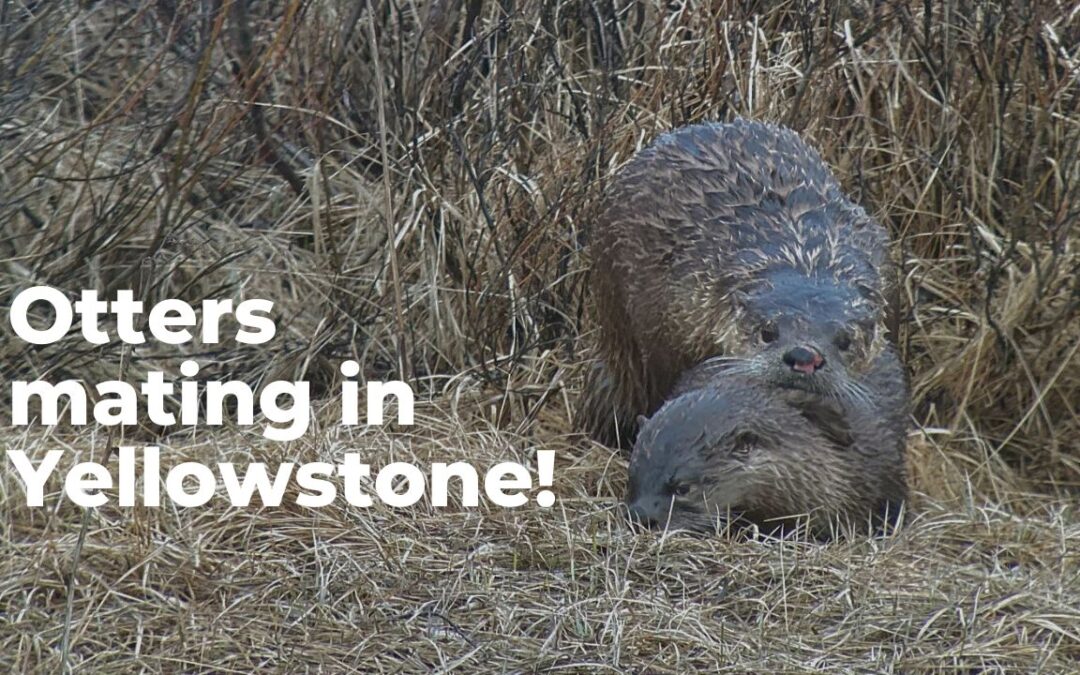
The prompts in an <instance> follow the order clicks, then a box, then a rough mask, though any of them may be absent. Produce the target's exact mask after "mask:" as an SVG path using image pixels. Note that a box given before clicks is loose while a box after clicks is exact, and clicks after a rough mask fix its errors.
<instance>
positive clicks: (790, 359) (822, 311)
mask: <svg viewBox="0 0 1080 675" xmlns="http://www.w3.org/2000/svg"><path fill="white" fill-rule="evenodd" d="M739 306H740V309H741V314H742V316H741V318H740V321H739V323H740V325H741V327H742V332H743V334H744V337H743V344H744V345H746V352H747V353H744V354H738V355H736V356H740V357H742V358H744V359H746V362H745V363H744V364H743V365H742V367H743V369H744V370H747V371H749V372H751V373H753V374H754V375H755V377H756V378H758V379H760V381H762V382H766V383H769V384H771V385H773V386H776V387H781V388H788V389H801V390H804V391H809V392H813V393H816V394H823V395H826V396H830V397H833V398H836V399H839V400H841V401H845V402H849V403H858V402H860V401H865V400H866V395H865V391H864V390H863V389H862V387H861V386H860V385H859V381H860V379H861V378H860V377H859V375H860V374H861V373H863V372H865V371H866V370H867V369H868V368H869V365H870V363H871V362H872V360H873V359H874V357H875V356H876V355H877V353H878V352H879V351H880V350H881V349H882V348H883V344H884V331H883V330H882V329H881V328H880V326H881V325H882V312H881V310H880V307H881V306H882V303H881V302H879V301H877V298H876V291H875V290H873V289H871V288H870V287H868V286H851V285H844V284H839V283H837V282H836V281H835V280H834V279H833V278H831V277H824V278H823V277H821V276H817V275H806V274H805V273H803V272H801V271H798V270H794V269H783V270H775V271H772V272H770V273H769V274H767V275H764V276H763V277H761V278H760V279H758V280H756V281H755V282H754V283H753V284H751V285H749V286H748V287H744V288H743V289H742V290H741V292H740V294H739Z"/></svg>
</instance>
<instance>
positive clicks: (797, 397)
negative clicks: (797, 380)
mask: <svg viewBox="0 0 1080 675" xmlns="http://www.w3.org/2000/svg"><path fill="white" fill-rule="evenodd" d="M791 393H792V396H791V397H790V398H789V399H788V400H789V402H790V403H791V405H792V407H793V408H795V409H796V410H797V411H799V414H800V415H802V417H803V418H804V419H805V420H806V421H807V422H809V423H810V424H812V425H814V426H815V427H817V428H818V430H819V431H821V433H822V434H823V435H824V436H825V438H827V439H828V440H829V441H830V442H831V443H832V444H833V445H835V446H837V447H839V448H851V447H853V446H854V445H855V439H854V438H853V437H852V436H851V425H849V424H848V420H847V417H845V416H844V411H843V410H842V409H841V408H840V407H839V406H837V405H836V404H833V403H830V402H828V401H825V400H822V399H821V397H819V396H817V395H814V394H811V393H809V392H803V391H794V390H793V391H792V392H791Z"/></svg>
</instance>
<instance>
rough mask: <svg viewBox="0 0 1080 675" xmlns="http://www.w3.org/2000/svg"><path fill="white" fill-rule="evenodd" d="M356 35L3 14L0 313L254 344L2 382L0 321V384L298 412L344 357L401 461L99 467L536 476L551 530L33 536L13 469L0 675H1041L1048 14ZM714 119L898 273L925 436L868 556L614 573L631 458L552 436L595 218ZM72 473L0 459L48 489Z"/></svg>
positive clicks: (1063, 376) (801, 555)
mask: <svg viewBox="0 0 1080 675" xmlns="http://www.w3.org/2000/svg"><path fill="white" fill-rule="evenodd" d="M372 4H373V5H374V6H373V7H370V8H369V7H368V5H367V4H366V3H352V2H345V1H344V0H311V1H309V2H300V1H298V0H296V1H293V0H283V1H282V2H278V3H256V2H228V1H226V2H215V1H213V0H200V1H195V0H173V1H170V2H149V1H143V0H126V1H118V2H99V3H74V2H51V3H32V2H18V1H16V2H6V3H0V186H2V187H0V305H3V306H5V307H6V306H8V305H9V304H10V301H11V298H12V297H13V296H14V294H15V293H16V292H18V290H20V289H22V288H25V287H27V286H30V285H34V284H43V283H45V284H51V285H54V286H57V287H60V288H63V289H65V290H68V291H71V292H74V291H76V290H77V289H80V288H97V289H99V290H102V291H104V292H106V293H108V294H110V295H111V294H112V293H113V292H115V290H116V289H118V288H133V289H135V292H136V294H137V296H138V297H140V298H141V299H143V300H144V301H146V302H154V301H156V300H160V299H164V298H168V297H180V298H183V299H186V300H189V301H191V302H193V303H197V302H199V301H201V300H202V299H203V298H208V297H234V298H238V299H239V298H251V297H265V298H269V299H272V300H273V301H274V302H275V308H276V319H277V322H278V326H279V336H278V338H277V339H275V340H274V342H273V343H271V344H270V345H267V346H266V347H265V348H258V349H252V348H241V347H240V346H238V345H235V344H232V343H226V344H222V345H198V344H196V345H191V346H188V347H185V348H182V349H180V350H173V349H169V350H166V349H163V348H160V347H153V346H150V347H146V348H141V349H138V350H135V351H125V350H124V349H123V348H122V345H120V344H119V343H117V344H113V345H108V346H106V347H103V348H97V347H95V348H90V347H88V346H87V345H85V344H84V343H81V342H80V341H79V340H78V336H77V335H72V336H71V338H70V339H67V340H65V341H63V342H61V343H60V344H58V345H55V346H52V347H46V348H31V347H29V346H27V345H25V344H23V343H21V342H18V341H16V340H14V339H13V337H12V336H11V334H10V333H9V332H8V331H9V328H8V326H7V322H6V321H5V322H2V323H0V369H2V372H3V375H4V379H5V381H6V380H8V379H13V378H15V377H21V378H45V379H49V380H59V379H64V378H79V379H84V380H86V381H90V382H96V381H100V380H104V379H113V378H116V377H125V378H130V379H132V380H138V379H141V373H142V372H144V371H145V370H150V369H153V370H164V371H166V372H168V373H176V371H177V368H178V365H179V363H180V361H181V360H182V358H183V357H186V356H194V357H195V358H197V359H198V360H199V361H200V363H201V364H203V373H202V374H203V376H205V377H207V378H223V377H235V378H240V379H244V380H247V381H249V382H252V383H259V382H265V381H268V380H272V379H282V378H289V379H291V378H304V379H308V380H311V381H312V382H313V386H314V388H315V391H316V392H317V393H319V394H320V395H322V396H325V397H327V400H326V401H323V402H320V403H319V405H320V406H329V407H330V408H332V407H333V406H334V405H335V402H334V401H333V400H332V399H331V398H330V397H331V393H332V392H333V389H334V384H335V378H336V377H337V376H336V370H335V366H336V364H337V363H338V362H339V361H341V360H343V359H345V358H348V357H352V358H357V359H358V360H359V361H360V362H361V363H362V364H363V365H364V368H365V373H366V374H367V376H368V377H371V378H375V379H384V378H385V377H387V376H389V375H391V374H395V373H398V372H402V371H404V372H405V373H406V374H407V375H408V376H409V377H411V379H412V380H413V382H415V383H416V387H417V389H418V390H419V391H420V392H421V394H422V397H423V398H424V400H425V401H426V402H425V403H424V404H423V409H422V412H423V414H424V416H425V417H424V425H423V426H424V429H423V430H419V431H413V432H412V433H410V434H406V433H401V432H394V433H387V432H384V431H383V430H375V429H372V430H366V431H347V430H343V429H340V428H337V427H334V426H332V425H329V424H325V425H321V426H320V427H319V428H318V429H317V430H315V431H313V433H312V434H310V435H309V436H308V437H306V438H305V439H303V440H302V441H300V442H297V443H295V444H291V445H287V446H283V445H273V444H267V443H265V442H263V441H261V440H260V439H259V438H258V437H256V436H253V435H251V434H250V433H248V432H244V431H240V430H235V431H222V432H219V433H205V432H201V431H200V432H197V433H192V432H190V431H180V432H176V433H172V434H169V435H164V436H160V435H159V434H160V432H161V430H158V429H149V428H147V429H138V430H128V432H127V435H128V440H129V441H131V442H134V443H143V442H150V441H154V442H158V443H160V444H161V445H162V446H163V447H164V448H166V450H167V453H168V454H167V456H168V457H169V458H170V460H172V459H173V458H175V461H177V462H179V461H182V459H184V458H192V459H198V460H200V461H204V462H207V463H213V462H216V461H218V460H219V459H222V458H234V459H236V460H237V461H241V462H243V461H248V459H247V458H248V457H249V456H250V457H252V458H255V459H260V460H265V461H271V462H278V461H282V460H283V459H285V458H288V459H290V460H296V459H302V460H311V459H314V458H317V457H318V458H329V459H333V458H335V457H338V456H340V453H342V452H344V451H345V450H346V449H349V448H361V449H364V450H365V451H366V452H368V453H369V454H370V459H371V461H372V463H374V464H382V463H384V462H387V461H391V459H392V458H396V457H415V458H417V460H418V461H427V460H449V459H456V458H463V459H467V460H470V461H472V462H474V463H476V464H477V465H485V464H491V463H494V462H497V461H500V460H503V459H506V458H507V457H513V458H520V459H522V460H523V461H528V459H529V458H530V457H531V456H532V451H533V450H535V449H536V448H551V449H556V450H558V451H559V457H560V459H559V463H558V467H557V474H556V490H557V492H558V494H559V497H560V501H559V502H558V504H557V505H556V507H555V508H554V509H552V510H542V509H539V508H535V507H533V506H529V507H525V508H522V509H519V510H504V509H488V508H479V509H462V508H448V509H443V510H432V509H428V508H414V509H408V510H405V511H397V512H392V511H391V510H389V509H385V508H374V509H370V510H366V511H361V510H359V509H353V508H351V507H348V506H347V505H345V504H344V503H340V504H335V505H334V506H332V507H328V508H325V509H320V510H318V511H317V512H307V511H303V510H300V509H295V508H294V509H290V508H285V507H283V508H280V509H260V508H256V507H252V508H247V509H231V508H228V507H226V506H223V505H222V503H215V504H214V505H211V506H207V507H205V508H198V509H190V510H186V511H183V510H176V509H172V508H162V509H159V510H146V509H117V508H109V507H106V508H102V509H99V510H93V511H90V512H88V513H85V514H84V512H83V511H82V510H81V509H79V508H77V507H75V506H74V505H72V504H71V503H70V502H67V501H66V500H61V499H60V498H59V493H58V491H55V492H54V494H53V495H51V497H50V498H49V500H48V502H47V506H46V507H45V508H43V509H37V510H34V509H29V508H27V507H26V506H25V503H24V497H23V495H22V492H21V489H20V488H19V487H18V484H17V479H16V478H15V477H14V476H13V475H12V472H11V471H10V470H9V469H8V468H7V466H8V465H5V469H4V471H3V474H2V482H0V500H2V501H0V528H2V530H0V545H2V546H3V549H4V550H3V551H2V552H0V556H2V560H3V562H2V563H0V565H2V567H0V667H2V666H10V667H11V669H12V670H17V671H40V672H56V671H57V670H59V669H60V668H61V667H62V666H63V665H64V663H65V661H66V663H67V664H68V665H69V666H71V667H74V668H76V669H81V670H86V671H99V670H101V671H110V672H111V671H140V670H149V671H180V670H182V671H208V672H209V671H213V672H222V671H224V672H229V671H236V672H246V671H250V670H254V669H280V670H289V671H296V670H319V669H321V670H326V671H343V670H351V669H355V670H363V671H370V670H377V669H381V670H385V671H397V670H402V669H404V670H409V671H423V670H429V669H438V670H448V669H451V668H454V667H456V668H457V669H458V670H460V671H462V672H471V671H476V670H495V671H535V670H546V669H549V668H558V669H563V670H568V671H572V672H573V671H578V672H594V671H604V670H615V671H622V670H626V671H631V672H675V671H680V672H686V671H693V670H698V669H700V670H712V669H716V668H718V667H726V668H731V669H734V670H738V671H754V672H763V671H802V670H810V669H821V668H830V669H841V670H861V671H867V670H873V671H880V670H901V671H905V672H910V671H921V670H943V671H958V670H962V671H971V670H973V669H991V670H1007V671H1035V670H1042V671H1045V672H1067V671H1069V670H1071V669H1072V668H1073V666H1074V664H1075V662H1076V661H1077V659H1080V613H1078V612H1077V610H1076V607H1078V606H1080V578H1078V576H1080V556H1078V554H1077V551H1078V550H1080V541H1078V540H1080V517H1078V513H1077V509H1076V506H1075V494H1076V490H1077V487H1078V485H1080V454H1078V452H1077V448H1078V447H1080V416H1078V410H1077V406H1078V402H1080V356H1078V353H1077V352H1078V349H1080V347H1078V345H1080V228H1078V226H1077V223H1078V221H1080V49H1078V48H1077V47H1076V45H1078V44H1080V10H1078V9H1077V7H1076V6H1075V4H1070V3H1065V2H1054V1H1053V0H1044V1H1043V2H1038V3H1033V4H1032V5H1031V6H1030V7H1026V8H1025V7H1013V6H1009V7H1002V6H999V5H997V4H993V3H974V2H972V3H968V2H961V3H944V5H943V6H938V5H933V7H932V8H931V10H930V13H929V14H928V13H926V12H927V10H926V9H925V7H924V4H923V3H914V2H911V3H904V2H888V3H854V4H852V5H851V6H850V7H847V8H844V9H836V8H834V7H833V6H832V5H831V3H814V4H812V5H810V6H808V7H805V6H802V5H800V4H798V3H772V4H769V5H768V7H765V6H764V5H763V6H762V8H759V9H757V10H756V12H757V13H755V10H753V9H752V8H747V7H745V6H742V5H740V6H738V7H735V6H731V7H728V6H726V4H725V3H705V2H702V3H695V2H686V3H667V4H664V5H663V6H662V7H657V6H653V4H652V3H640V4H639V3H619V2H604V3H595V2H581V3H575V2H569V1H567V0H563V1H562V2H546V3H539V2H528V3H482V2H472V1H470V2H463V3H453V2H431V3H415V4H401V3H372ZM750 4H752V3H750ZM515 5H517V6H515ZM511 8H512V9H511ZM372 37H374V38H375V40H374V42H373V41H372V39H371V38H372ZM736 114H739V115H745V116H750V117H755V118H762V119H770V120H781V121H784V122H786V123H788V124H789V125H791V126H793V127H795V128H796V129H798V130H800V131H801V132H803V133H804V134H805V135H806V136H807V137H809V138H810V139H811V140H812V142H813V143H814V144H815V145H816V146H818V147H819V148H820V149H821V150H822V153H823V155H824V156H825V158H826V160H827V161H828V162H830V163H831V164H832V165H833V166H834V167H835V168H836V170H837V174H838V176H839V177H840V179H841V182H842V183H843V184H844V185H845V186H846V187H847V188H848V189H849V190H850V191H851V193H852V194H853V195H854V196H855V197H856V198H857V199H858V200H859V201H860V202H861V203H863V204H864V205H865V206H866V207H867V208H868V209H869V210H871V211H872V212H873V213H875V214H876V215H877V216H878V217H879V218H880V219H881V220H882V221H883V222H884V223H885V224H886V225H887V226H888V227H889V228H890V230H891V231H892V232H893V233H894V235H895V236H896V240H897V242H898V244H899V246H898V248H899V250H900V254H901V255H902V256H903V258H904V261H905V264H904V266H903V270H904V278H903V282H904V288H905V289H906V293H907V300H908V304H909V307H910V312H909V318H910V320H909V321H908V322H907V324H906V326H905V330H904V334H903V336H902V338H903V340H902V342H903V349H904V352H905V358H906V361H907V363H908V364H909V365H910V368H911V371H912V377H913V385H914V391H915V396H916V406H917V407H916V415H915V420H916V422H917V423H918V425H919V427H920V429H925V430H926V431H927V433H925V434H923V433H917V434H915V435H914V436H913V444H912V469H913V475H914V484H915V487H916V489H917V490H918V492H919V497H918V498H917V500H916V503H915V505H914V509H913V513H912V514H910V518H909V523H908V526H907V527H906V528H905V529H904V530H903V531H902V532H901V533H899V534H898V535H896V536H895V537H893V538H890V539H887V540H875V541H862V540H860V541H850V542H844V543H836V544H831V545H819V544H811V543H804V542H795V541H791V542H770V541H745V540H732V539H729V538H725V537H718V538H715V539H703V538H697V537H691V536H684V535H668V536H660V535H633V534H632V533H630V532H627V531H626V530H625V528H623V527H622V526H621V524H620V522H619V520H618V518H617V516H616V514H615V513H614V512H613V510H612V506H613V504H614V501H615V499H616V498H617V496H618V495H619V494H620V492H621V488H622V481H623V480H624V476H625V462H624V461H623V459H621V458H619V457H618V456H613V454H612V453H611V452H610V451H608V450H606V449H604V448H601V447H599V446H596V445H594V444H590V443H588V442H587V441H585V440H584V439H582V438H581V437H580V436H578V435H576V434H574V433H573V430H572V429H571V428H570V427H569V421H568V420H569V416H570V411H572V410H573V409H574V407H575V403H576V400H577V397H578V395H579V390H580V385H581V377H580V376H581V374H582V369H581V364H582V361H583V359H584V357H585V354H586V350H585V346H586V345H587V332H588V328H589V327H588V323H587V320H586V319H585V314H586V312H585V307H586V298H587V295H586V293H585V291H586V283H585V277H584V271H585V270H586V269H587V265H588V261H587V260H585V259H584V256H583V255H582V251H581V244H582V241H583V238H584V236H585V233H586V231H587V227H588V222H589V214H590V210H591V209H592V208H593V206H594V205H595V203H596V197H597V196H598V195H599V194H600V192H601V191H602V189H603V186H604V182H605V180H606V179H607V177H609V176H610V175H611V173H612V172H613V171H614V170H615V169H616V168H617V167H618V166H619V165H620V164H621V163H622V162H623V161H625V159H626V158H627V157H628V156H629V155H630V154H631V153H632V152H633V151H634V149H636V148H637V147H640V145H641V144H642V143H644V142H647V141H648V140H649V139H651V138H652V137H653V136H655V135H656V134H657V133H659V132H661V131H663V130H665V129H668V128H670V127H672V126H675V125H679V124H683V123H686V122H691V121H697V120H700V119H727V118H730V117H731V116H733V115H736ZM391 244H392V245H391ZM4 389H5V390H6V387H4ZM6 395H7V394H6V391H4V392H3V393H0V419H6V418H7V413H6V407H7V402H6V399H4V398H3V397H4V396H6ZM324 417H326V418H327V419H329V418H330V417H331V416H330V415H329V414H326V415H324ZM106 440H107V438H106V434H105V433H104V432H103V431H101V430H97V431H92V430H84V432H83V433H74V432H72V431H69V430H62V429H61V430H50V431H48V432H46V430H42V429H30V430H23V429H10V428H8V429H6V430H5V431H3V442H4V446H5V447H7V448H21V449H27V450H28V451H29V452H30V453H31V454H32V455H34V456H39V457H40V456H41V455H43V454H44V452H46V451H47V450H50V449H54V448H70V449H71V452H69V453H68V457H67V459H65V463H67V462H74V461H78V458H81V459H86V458H88V457H89V456H90V453H93V455H94V456H95V457H97V458H98V459H101V458H102V457H103V456H104V454H105V445H106ZM57 487H58V486H57ZM84 522H85V523H86V527H85V530H84V528H83V523H84ZM65 650H67V655H66V656H65Z"/></svg>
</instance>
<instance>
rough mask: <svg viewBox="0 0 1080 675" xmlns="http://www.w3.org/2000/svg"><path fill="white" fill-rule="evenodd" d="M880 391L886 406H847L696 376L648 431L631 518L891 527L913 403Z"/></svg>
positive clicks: (740, 379)
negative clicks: (906, 410) (906, 416)
mask: <svg viewBox="0 0 1080 675" xmlns="http://www.w3.org/2000/svg"><path fill="white" fill-rule="evenodd" d="M702 382H704V383H705V384H704V385H703V386H701V385H702ZM877 385H878V383H870V384H869V385H868V386H869V387H870V391H871V392H873V394H872V395H873V397H874V400H875V401H876V402H877V403H878V404H879V405H878V406H875V408H871V409H866V408H863V407H861V406H859V407H855V408H849V409H843V408H839V407H837V404H836V402H835V401H831V400H829V399H825V398H822V397H820V396H816V395H814V394H811V393H808V392H805V391H801V390H798V389H781V390H777V389H767V388H763V387H761V386H760V385H758V384H757V383H755V382H752V381H749V380H747V379H746V377H745V376H744V375H741V374H731V373H726V374H720V375H717V374H716V373H715V372H700V371H698V372H695V371H691V372H690V373H688V376H687V377H686V378H684V379H683V381H682V382H681V383H680V387H679V388H677V392H676V395H675V396H673V398H672V399H671V400H669V401H668V402H667V403H665V404H664V406H663V407H661V408H660V410H659V411H658V412H657V413H656V414H655V415H654V416H653V417H652V418H651V419H648V420H645V421H643V423H642V428H641V430H640V432H639V434H638V437H637V441H636V443H635V445H634V450H633V453H632V455H631V458H630V480H629V485H628V494H627V498H626V502H627V506H628V507H629V509H630V514H631V516H632V517H633V518H634V519H635V520H637V521H638V522H641V523H645V524H648V525H651V526H666V527H670V528H672V529H689V530H697V531H714V530H716V529H717V528H718V527H720V526H721V524H722V523H723V521H724V520H725V519H726V518H728V517H732V518H734V519H735V520H736V521H746V522H751V523H754V524H756V525H758V526H760V527H762V528H765V529H767V530H777V529H786V528H787V527H789V526H790V525H791V524H792V523H794V522H796V521H797V520H798V519H800V518H807V519H808V522H809V525H810V529H811V532H812V533H813V534H815V535H816V536H818V537H822V538H825V537H828V536H829V535H830V534H831V533H833V532H835V531H836V530H837V528H838V526H839V527H843V526H847V525H854V526H858V525H860V524H865V523H867V522H872V523H873V524H874V525H875V526H877V527H879V528H880V527H882V526H886V525H888V524H890V523H892V522H893V521H894V520H895V518H896V517H897V515H898V513H899V511H900V508H901V505H902V504H903V502H904V499H905V496H906V492H907V489H906V480H905V469H904V447H905V444H904V435H905V434H904V424H903V419H902V418H900V417H898V416H897V415H895V414H890V412H889V411H890V410H902V404H903V401H902V400H897V398H896V397H895V396H890V395H889V394H888V391H889V387H888V386H885V387H884V389H878V388H877ZM892 391H896V390H895V388H893V389H892Z"/></svg>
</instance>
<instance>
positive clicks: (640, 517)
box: [626, 499, 660, 528]
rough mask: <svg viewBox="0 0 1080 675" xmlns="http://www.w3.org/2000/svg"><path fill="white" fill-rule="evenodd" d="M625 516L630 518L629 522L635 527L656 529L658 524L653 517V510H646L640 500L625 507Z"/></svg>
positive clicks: (644, 504)
mask: <svg viewBox="0 0 1080 675" xmlns="http://www.w3.org/2000/svg"><path fill="white" fill-rule="evenodd" d="M626 509H627V515H628V516H629V518H630V522H632V523H634V524H635V525H641V526H642V527H649V528H653V527H657V526H658V525H659V524H660V523H659V521H657V520H656V518H655V517H653V515H654V514H653V510H652V509H650V508H648V505H647V504H646V503H644V502H643V501H642V500H640V499H635V500H634V501H632V502H630V503H628V504H627V505H626Z"/></svg>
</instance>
